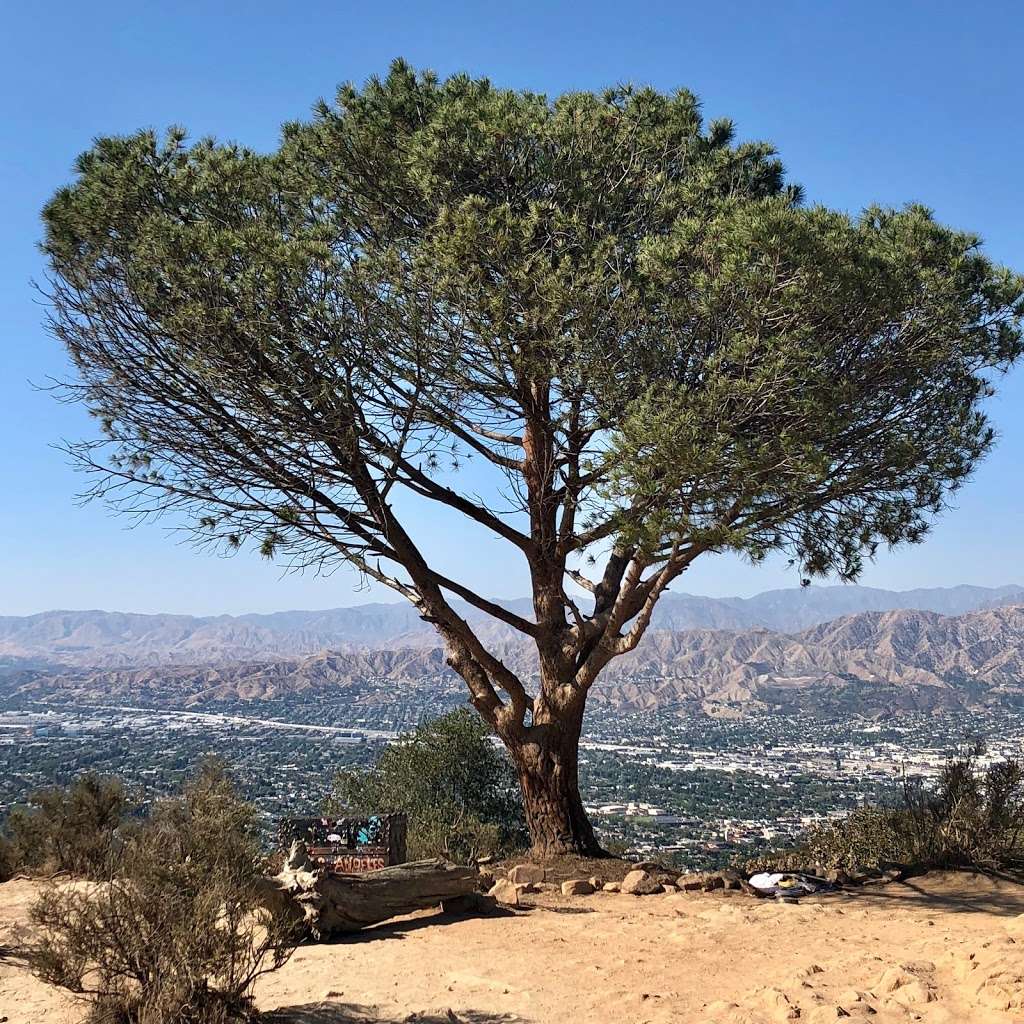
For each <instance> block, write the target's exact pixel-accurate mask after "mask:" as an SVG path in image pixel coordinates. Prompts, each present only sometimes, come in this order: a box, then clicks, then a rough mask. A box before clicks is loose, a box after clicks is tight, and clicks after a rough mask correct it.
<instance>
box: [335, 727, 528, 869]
mask: <svg viewBox="0 0 1024 1024" xmlns="http://www.w3.org/2000/svg"><path fill="white" fill-rule="evenodd" d="M384 811H404V812H405V813H406V814H407V815H408V818H409V833H408V847H409V856H410V857H411V858H412V859H414V860H415V859H416V858H419V857H447V858H449V859H451V860H456V861H461V862H471V861H473V860H475V859H477V858H478V857H482V856H485V855H487V854H503V853H507V852H509V851H511V850H512V849H516V848H519V847H521V846H523V845H524V844H525V843H526V841H527V836H526V826H525V821H524V819H523V808H522V803H521V800H520V796H519V789H518V786H517V783H516V779H515V776H514V774H513V772H512V769H511V765H510V764H509V761H508V758H507V756H506V755H505V754H504V753H503V751H502V750H501V749H500V748H499V747H497V746H495V744H494V742H493V740H492V736H491V733H490V730H488V728H487V727H486V726H485V725H484V724H483V722H481V721H480V719H479V718H478V717H476V716H475V715H473V714H472V713H471V712H469V711H466V710H464V709H459V710H457V711H453V712H450V713H449V714H447V715H443V716H441V717H440V718H435V719H433V720H432V721H430V722H426V723H425V724H423V725H420V726H419V727H417V728H416V729H414V730H413V731H412V732H409V733H406V734H405V735H404V736H402V737H401V738H400V739H399V740H398V741H397V742H396V743H393V744H391V745H390V746H388V747H387V748H385V750H384V751H383V752H382V753H381V755H380V758H379V760H378V761H377V764H376V765H374V766H373V767H372V768H370V769H368V770H365V771H361V770H347V771H343V772H339V773H338V775H337V776H336V777H335V783H334V794H333V795H332V796H331V798H330V799H329V801H328V805H327V812H328V813H330V814H339V815H341V814H373V813H381V812H384Z"/></svg>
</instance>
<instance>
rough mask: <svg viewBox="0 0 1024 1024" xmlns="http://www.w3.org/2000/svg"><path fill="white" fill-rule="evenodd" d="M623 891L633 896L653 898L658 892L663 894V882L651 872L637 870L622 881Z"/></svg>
mask: <svg viewBox="0 0 1024 1024" xmlns="http://www.w3.org/2000/svg"><path fill="white" fill-rule="evenodd" d="M621 891H622V892H628V893H630V894H631V895H633V896H651V895H653V894H654V893H656V892H661V882H659V881H658V880H657V879H656V878H655V877H654V876H653V875H652V874H651V873H650V872H648V871H645V870H643V869H642V868H637V869H636V870H635V871H630V873H629V874H628V875H626V877H625V878H624V879H623V880H622V890H621Z"/></svg>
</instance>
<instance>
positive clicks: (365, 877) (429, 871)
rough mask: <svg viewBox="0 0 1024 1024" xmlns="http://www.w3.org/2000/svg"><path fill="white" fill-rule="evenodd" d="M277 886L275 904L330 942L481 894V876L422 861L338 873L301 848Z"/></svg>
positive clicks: (468, 869)
mask: <svg viewBox="0 0 1024 1024" xmlns="http://www.w3.org/2000/svg"><path fill="white" fill-rule="evenodd" d="M271 881H272V883H273V886H274V890H275V902H277V900H278V899H280V898H282V897H283V898H284V900H285V902H286V906H287V907H288V910H289V912H290V913H291V914H292V915H293V916H294V917H295V919H296V921H297V922H299V923H300V924H301V925H302V927H303V928H304V929H305V930H306V931H307V933H308V934H309V935H310V936H311V937H312V938H314V939H326V938H330V937H331V936H332V935H338V934H341V933H345V932H355V931H359V930H360V929H361V928H366V927H367V926H369V925H372V924H379V923H380V922H381V921H387V920H388V919H389V918H392V917H399V916H401V915H402V914H411V913H412V912H413V911H415V910H428V909H430V908H431V907H437V906H440V905H441V903H442V902H449V901H452V900H454V899H456V898H457V897H461V896H468V895H469V894H470V893H472V892H474V891H475V889H476V885H477V872H476V869H475V868H471V867H466V866H462V865H458V864H452V863H449V862H448V861H444V860H418V861H412V862H410V863H408V864H396V865H395V866H394V867H389V868H381V869H380V870H378V871H367V872H366V873H365V874H359V875H342V874H333V873H331V872H328V871H325V870H323V869H322V868H318V867H317V866H316V865H314V864H313V863H312V862H311V861H310V860H309V859H308V856H307V855H306V852H305V848H304V847H303V846H302V844H301V843H296V844H295V845H294V846H293V847H292V851H291V853H290V854H289V857H288V860H287V861H286V863H285V866H284V868H283V869H282V871H281V873H280V874H279V875H277V876H276V877H275V878H273V879H272V880H271Z"/></svg>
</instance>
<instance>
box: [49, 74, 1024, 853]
mask: <svg viewBox="0 0 1024 1024" xmlns="http://www.w3.org/2000/svg"><path fill="white" fill-rule="evenodd" d="M44 217H45V226H46V238H45V242H44V250H45V253H46V254H47V256H48V257H49V260H50V265H51V268H52V276H51V284H50V288H49V295H50V298H51V301H52V314H51V322H52V329H53V330H54V332H55V333H56V335H57V337H58V338H60V339H61V340H62V341H63V343H64V344H65V345H66V347H67V349H68V351H69V352H70V354H71V356H72V358H73V360H74V363H75V365H76V367H77V376H76V378H75V380H74V381H73V382H72V383H71V384H70V390H69V391H68V397H69V398H70V399H78V400H81V401H83V402H85V403H86V405H87V406H88V407H89V408H90V409H91V410H92V412H93V413H94V414H95V415H96V416H97V417H98V419H99V421H100V423H101V426H102V435H101V436H100V437H98V438H96V439H91V440H86V441H84V442H79V443H77V444H73V445H71V446H69V447H70V451H71V452H72V453H73V455H74V456H75V457H76V458H77V460H78V461H79V463H80V464H81V465H82V466H83V467H85V468H86V469H89V470H92V471H95V473H97V474H98V475H97V476H96V477H94V483H93V485H92V486H91V488H90V493H92V494H94V495H97V496H104V497H106V498H107V499H109V500H110V501H111V502H112V503H113V504H114V505H115V506H116V507H118V508H120V509H122V510H124V511H128V512H134V513H137V514H139V515H142V516H146V515H150V514H152V515H156V514H159V513H173V514H175V515H176V516H178V517H179V521H181V522H183V523H184V524H186V526H185V528H187V529H190V530H192V532H193V535H194V536H195V537H196V538H197V539H198V540H199V541H200V542H205V543H209V544H212V545H223V546H224V547H226V548H228V549H234V548H237V547H240V546H242V545H244V544H246V543H247V542H251V543H253V544H255V545H256V546H258V547H259V549H260V551H261V552H262V553H263V554H264V555H265V556H267V557H275V556H277V557H280V558H281V559H283V560H284V561H285V563H286V564H290V565H294V566H303V567H306V566H314V567H317V568H320V569H325V568H326V569H329V568H331V567H333V566H335V565H337V564H347V565H349V566H354V567H355V568H356V569H358V570H359V571H360V572H361V573H362V574H364V576H365V577H367V578H370V579H372V580H376V581H377V582H379V583H381V584H383V585H385V586H388V587H390V588H392V589H394V590H395V591H397V592H398V593H399V594H401V595H402V596H403V597H405V598H407V599H408V600H409V601H411V602H412V603H413V604H414V605H415V606H416V608H417V609H418V610H419V613H420V615H421V616H422V617H423V619H424V620H426V621H428V622H430V623H432V624H433V625H434V626H435V627H436V629H437V630H438V632H439V634H440V636H441V639H442V641H443V644H444V647H445V649H446V654H447V660H448V663H449V665H450V666H451V667H452V668H453V669H454V670H455V671H456V672H457V673H458V674H459V675H460V676H461V677H462V678H463V679H464V680H465V682H466V685H467V687H468V689H469V694H470V701H471V703H472V704H473V706H474V707H475V708H476V709H477V710H478V711H479V712H480V714H481V715H482V716H483V718H484V719H485V720H486V722H487V723H488V724H489V725H490V726H491V727H492V728H493V729H494V730H495V732H496V733H497V734H498V736H500V737H501V739H502V740H503V742H504V743H505V745H506V746H507V747H508V750H509V752H510V754H511V756H512V759H513V762H514V764H515V766H516V769H517V772H518V774H519V778H520V782H521V785H522V789H523V795H524V801H525V806H526V811H527V817H528V821H529V825H530V831H531V835H532V839H533V843H534V846H535V848H536V849H537V851H538V852H540V853H544V852H552V853H554V852H559V851H575V852H585V853H595V852H597V850H598V844H597V842H596V840H595V838H594V834H593V831H592V829H591V826H590V824H589V822H588V821H587V818H586V815H585V813H584V810H583V805H582V802H581V800H580V796H579V790H578V779H577V743H578V740H579V736H580V730H581V728H582V721H583V710H584V703H585V701H586V696H587V692H588V691H589V690H590V688H591V686H592V685H593V684H594V681H595V679H597V677H598V675H599V673H600V672H601V671H602V669H603V668H604V667H605V666H606V665H607V664H608V662H609V661H611V660H612V659H613V658H615V657H617V656H619V655H622V654H624V653H625V652H627V651H630V650H632V649H633V648H634V647H636V645H637V643H638V642H639V641H640V639H641V637H642V636H643V635H644V631H645V630H646V629H647V627H648V625H649V623H650V621H651V614H652V611H653V609H654V607H655V604H656V602H657V601H658V599H659V597H660V596H661V595H662V594H663V593H664V591H665V589H666V588H667V587H668V586H669V585H670V584H671V583H672V582H673V581H674V580H676V579H678V577H679V576H680V575H681V574H682V573H683V572H685V570H686V569H687V568H688V567H689V566H690V565H692V564H693V562H694V560H695V559H697V558H699V557H700V556H702V555H706V554H711V553H714V552H722V551H733V552H740V553H742V554H743V555H746V556H747V557H749V558H750V559H752V560H753V561H755V562H756V561H759V560H761V559H763V558H764V557H765V556H766V555H767V554H768V553H770V552H773V551H780V550H781V551H787V552H789V554H790V556H791V557H792V559H793V560H794V563H795V564H798V566H799V567H800V569H801V570H802V573H803V575H804V577H805V578H810V577H812V576H820V575H825V574H829V573H834V574H838V575H839V576H840V577H842V578H843V579H853V578H855V577H856V576H857V575H858V573H859V571H860V569H861V566H862V562H863V559H864V558H865V557H870V556H871V555H872V554H873V553H874V552H875V550H876V549H877V548H878V546H879V545H881V544H888V545H895V544H899V543H904V542H914V541H919V540H920V539H921V538H922V536H923V535H924V533H925V531H926V530H927V528H928V525H929V523H930V521H931V519H932V517H933V516H934V515H935V514H937V513H938V512H940V511H941V510H942V508H943V506H944V504H945V502H946V498H947V495H948V494H949V493H950V492H951V491H953V490H955V489H956V488H957V487H959V486H960V485H961V484H962V483H963V482H964V480H965V479H966V477H967V476H968V474H969V472H970V470H971V468H972V466H973V465H974V464H975V462H976V461H977V460H978V459H979V458H980V457H981V456H982V455H983V454H984V453H985V451H986V450H987V449H988V447H989V446H990V444H991V443H992V439H993V436H992V431H991V429H990V427H989V425H988V423H987V421H986V418H985V416H984V413H983V411H982V409H981V403H982V401H983V399H984V398H985V397H986V396H987V395H989V394H990V393H991V390H992V384H993V380H994V379H995V376H996V375H997V374H998V373H999V372H1001V371H1003V370H1005V369H1006V368H1007V367H1008V366H1009V365H1010V364H1011V363H1012V362H1013V361H1014V360H1015V359H1016V358H1017V357H1018V356H1019V355H1020V352H1021V347H1022V346H1021V317H1022V314H1024V302H1022V292H1024V282H1022V279H1021V278H1020V277H1017V276H1015V275H1013V274H1011V273H1010V272H1009V271H1008V270H1005V269H1002V268H1000V267H998V266H995V265H993V264H992V263H991V262H990V261H989V260H988V259H987V258H986V257H985V256H984V255H983V254H982V253H981V252H980V250H979V244H978V240H977V239H976V238H975V237H974V236H972V235H968V234H963V233H960V232H957V231H953V230H950V229H948V228H945V227H943V226H941V225H940V224H938V223H937V222H936V221H935V220H934V219H933V217H932V215H931V214H930V213H929V211H927V210H926V209H924V208H922V207H920V206H910V207H907V208H906V209H902V210H890V209H880V208H872V209H869V210H867V211H865V212H864V213H863V214H861V215H860V216H859V217H850V216H848V215H847V214H845V213H841V212H836V211H832V210H828V209H825V208H823V207H819V206H813V207H808V206H805V205H804V204H803V203H802V198H801V193H800V190H799V189H798V188H796V187H794V186H792V185H788V184H786V182H785V180H784V174H783V169H782V166H781V164H780V163H779V161H778V160H777V158H776V157H775V155H774V151H773V150H772V149H771V147H770V146H768V145H766V144H762V143H740V144H736V143H735V142H734V140H733V129H732V126H731V124H730V123H729V122H728V121H722V120H719V121H712V122H710V123H707V124H704V122H703V121H702V119H701V116H700V112H699V105H698V102H697V100H696V99H695V98H694V96H692V95H691V94H690V93H688V92H685V91H680V92H676V93H673V94H671V95H664V94H661V93H658V92H656V91H654V90H651V89H633V88H619V89H613V90H609V91H607V92H605V93H603V94H600V95H597V94H592V93H570V94H566V95H564V96H561V97H559V98H557V99H555V100H549V99H548V98H546V97H544V96H542V95H537V94H533V93H528V92H514V91H508V90H502V89H498V88H495V87H494V86H493V85H491V83H489V82H488V81H487V80H474V79H470V78H468V77H466V76H463V75H457V76H455V77H453V78H450V79H448V80H446V81H443V82H442V81H439V80H438V79H437V78H435V77H434V76H433V75H431V74H429V73H427V74H419V75H417V74H416V73H415V72H414V71H413V70H411V69H410V68H409V67H408V66H407V65H405V64H404V63H402V62H397V63H395V64H394V65H393V67H392V69H391V72H390V74H389V75H388V76H387V77H386V79H384V80H377V79H372V80H370V81H369V82H368V83H367V84H366V86H365V87H364V88H363V89H361V90H360V89H357V88H354V87H352V86H344V87H342V88H341V89H340V90H339V92H338V95H337V100H336V102H335V103H334V104H333V105H328V104H326V103H320V104H319V105H318V106H317V108H316V111H315V115H314V117H313V118H312V120H311V121H309V122H307V123H295V124H288V125H286V126H285V128H284V132H283V138H282V142H281V145H280V148H279V149H278V150H276V151H274V152H272V153H268V154H258V153H255V152H252V151H250V150H247V149H244V148H242V147H240V146H237V145H220V144H216V143H215V142H213V141H211V140H201V141H199V142H197V143H195V144H194V145H191V146H188V145H186V144H185V135H184V132H183V131H181V130H178V129H174V130H172V131H171V132H170V133H169V134H168V135H167V136H166V138H164V139H162V140H161V139H158V138H157V137H156V136H155V135H154V134H153V133H151V132H140V133H139V134H136V135H132V136H128V137H117V138H103V139H100V140H99V141H97V142H96V143H95V145H94V146H93V148H92V149H91V150H89V151H88V152H87V153H85V154H84V155H83V156H81V157H80V158H79V160H78V163H77V176H76V179H75V181H74V182H73V184H72V185H71V186H70V187H68V188H65V189H62V190H61V191H59V192H58V193H57V194H56V195H55V196H54V198H53V199H52V200H51V202H50V203H49V204H48V206H47V207H46V210H45V213H44ZM467 460H474V461H475V462H477V463H479V464H480V466H481V469H480V470H479V471H477V472H475V473H474V474H473V475H472V476H471V478H470V479H469V480H466V478H465V476H463V475H460V473H459V472H458V471H459V469H460V468H461V467H463V465H464V464H465V462H466V461H467ZM478 492H481V493H482V494H483V496H482V497H481V496H478ZM417 502H427V503H433V504H434V505H438V506H442V507H444V508H445V509H447V510H448V511H449V512H450V513H451V514H453V515H457V516H458V517H462V518H464V519H465V520H466V521H467V522H468V523H471V524H473V525H474V527H476V528H481V529H483V530H485V531H488V532H489V533H490V534H492V535H493V536H494V537H496V538H498V539H499V540H500V541H502V542H504V543H506V544H508V545H511V546H512V548H513V549H516V550H517V551H518V553H519V554H520V555H521V557H522V559H523V560H524V563H525V566H526V567H527V569H528V571H529V576H530V580H531V586H532V594H531V596H532V601H533V613H532V615H521V614H519V613H518V612H516V611H513V610H510V609H509V608H507V607H504V606H503V605H501V604H499V603H498V602H496V601H493V600H491V599H489V598H488V597H487V596H486V595H482V594H478V593H476V592H475V591H474V590H473V589H472V588H471V587H469V586H467V585H466V584H465V583H463V582H461V581H459V580H458V579H456V578H455V574H454V573H452V574H450V575H449V574H448V573H446V571H445V570H444V567H442V566H439V565H437V564H432V563H431V561H430V560H428V558H427V557H425V555H424V553H423V548H422V547H421V546H420V544H418V543H417V540H416V538H415V537H414V532H415V523H416V515H415V512H416V503H417ZM581 594H583V595H584V596H585V597H586V600H585V601H584V600H583V599H581V597H580V595H581ZM460 600H461V601H465V602H468V603H469V604H470V605H471V606H473V607H474V608H475V609H479V610H482V611H483V612H485V613H486V614H488V615H489V616H491V617H493V619H494V620H496V621H497V622H498V623H500V624H503V626H505V627H508V628H509V629H510V630H511V631H512V632H513V633H515V634H517V635H519V636H520V637H521V639H522V640H523V641H524V642H525V643H526V644H527V645H528V646H529V648H530V649H531V650H532V651H533V653H534V654H535V660H534V662H533V663H532V665H531V666H529V667H528V669H526V670H523V671H515V670H514V669H513V668H511V667H510V666H509V665H508V664H506V660H508V659H507V658H506V657H504V656H503V653H502V649H501V648H498V647H496V646H495V645H494V644H492V643H488V642H486V640H485V639H484V638H483V634H482V633H481V632H480V631H478V630H474V629H473V628H471V627H470V625H469V624H468V623H467V621H466V618H465V616H464V615H463V614H462V613H461V611H460V608H461V607H462V606H461V605H460V604H459V601H460Z"/></svg>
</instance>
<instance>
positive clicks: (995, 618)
mask: <svg viewBox="0 0 1024 1024" xmlns="http://www.w3.org/2000/svg"><path fill="white" fill-rule="evenodd" d="M497 653H499V654H500V656H501V658H502V660H503V661H505V663H506V664H508V665H509V667H511V668H514V669H515V670H517V671H518V672H519V673H520V674H521V675H522V676H523V677H524V678H530V677H531V675H532V674H533V667H534V663H533V660H532V659H533V654H532V652H531V651H530V649H529V648H528V647H527V645H525V644H523V643H519V642H516V643H510V644H506V645H502V646H500V647H499V650H498V652H497ZM386 681H389V682H390V685H384V684H385V682H386ZM424 684H429V686H431V687H433V689H434V691H435V692H441V691H449V692H460V693H461V688H462V684H461V682H460V681H459V680H458V679H457V678H456V677H455V676H454V674H453V673H452V672H451V671H450V670H449V669H448V668H447V666H446V664H445V662H444V657H443V654H442V652H441V651H440V650H439V649H438V648H436V647H424V646H418V647H416V646H407V647H399V648H393V649H389V650H382V649H377V650H369V649H362V650H353V651H347V652H330V653H320V654H317V655H315V656H312V657H306V658H296V659H283V658H282V659H277V660H274V661H270V662H263V663H260V662H253V661H249V662H236V663H232V664H223V665H209V664H206V665H203V664H198V665H191V666H188V665H172V666H161V667H136V668H115V669H109V668H108V669H96V668H93V669H80V668H70V667H64V668H61V669H57V670H52V669H51V670H45V669H44V670H40V669H38V668H30V667H27V666H26V667H25V668H24V669H22V670H21V671H9V673H8V675H7V678H6V682H5V683H4V684H3V688H4V689H6V690H7V691H8V692H11V691H14V692H19V693H22V694H31V695H35V696H38V697H41V698H44V699H45V698H56V699H61V700H67V699H71V698H74V699H79V700H82V701H103V700H111V699H116V700H119V701H123V702H145V703H148V704H154V705H166V706H179V707H180V706H202V705H203V704H206V703H210V702H213V701H235V700H244V701H260V700H267V699H276V698H281V697H285V696H288V695H290V694H299V693H304V692H308V691H315V692H319V693H322V694H323V695H324V696H325V697H326V698H327V699H346V700H349V701H352V702H353V703H359V702H361V701H370V700H378V699H381V695H382V693H383V694H386V695H387V696H388V698H389V699H396V698H397V699H400V697H401V694H402V692H403V690H404V689H405V688H408V689H409V691H410V697H411V696H412V694H411V691H412V690H413V689H415V690H417V692H420V693H422V692H423V686H424ZM592 699H593V700H594V701H595V702H596V703H598V704H603V705H606V706H610V707H614V708H621V709H630V710H644V709H674V710H678V711H683V712H685V711H695V710H703V711H709V712H716V711H721V710H728V709H731V710H734V711H735V710H741V711H742V710H751V709H754V708H780V709H782V708H786V709H793V708H804V709H810V710H822V711H828V710H838V711H842V712H843V713H853V714H875V713H885V712H888V711H892V710H894V709H896V708H917V709H923V710H929V709H935V708H943V707H945V708H970V707H977V706H981V705H988V704H993V705H995V704H1001V703H1014V704H1016V705H1017V706H1024V604H1019V605H1006V606H999V607H996V608H991V609H986V610H983V611H976V612H971V613H968V614H966V615H960V616H947V615H940V614H938V613H936V612H926V611H908V610H897V611H886V612H863V613H861V614H859V615H852V616H845V617H842V618H839V619H836V620H834V621H832V622H828V623H824V624H819V625H817V626H813V627H811V628H810V629H807V630H803V631H801V632H798V633H794V634H785V633H780V632H776V631H772V630H767V629H764V628H756V629H749V630H739V631H737V630H708V629H704V630H682V631H670V630H654V631H652V632H651V633H650V634H648V636H647V637H645V638H644V640H643V642H642V643H641V644H640V646H639V647H638V648H637V650H635V651H634V652H632V653H631V654H628V655H625V656H624V657H622V658H619V659H616V660H615V661H614V662H612V663H611V664H610V665H609V666H608V668H607V669H606V670H605V672H604V673H603V675H602V676H601V678H600V679H599V681H598V684H597V686H596V687H595V690H594V692H593V695H592Z"/></svg>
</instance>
